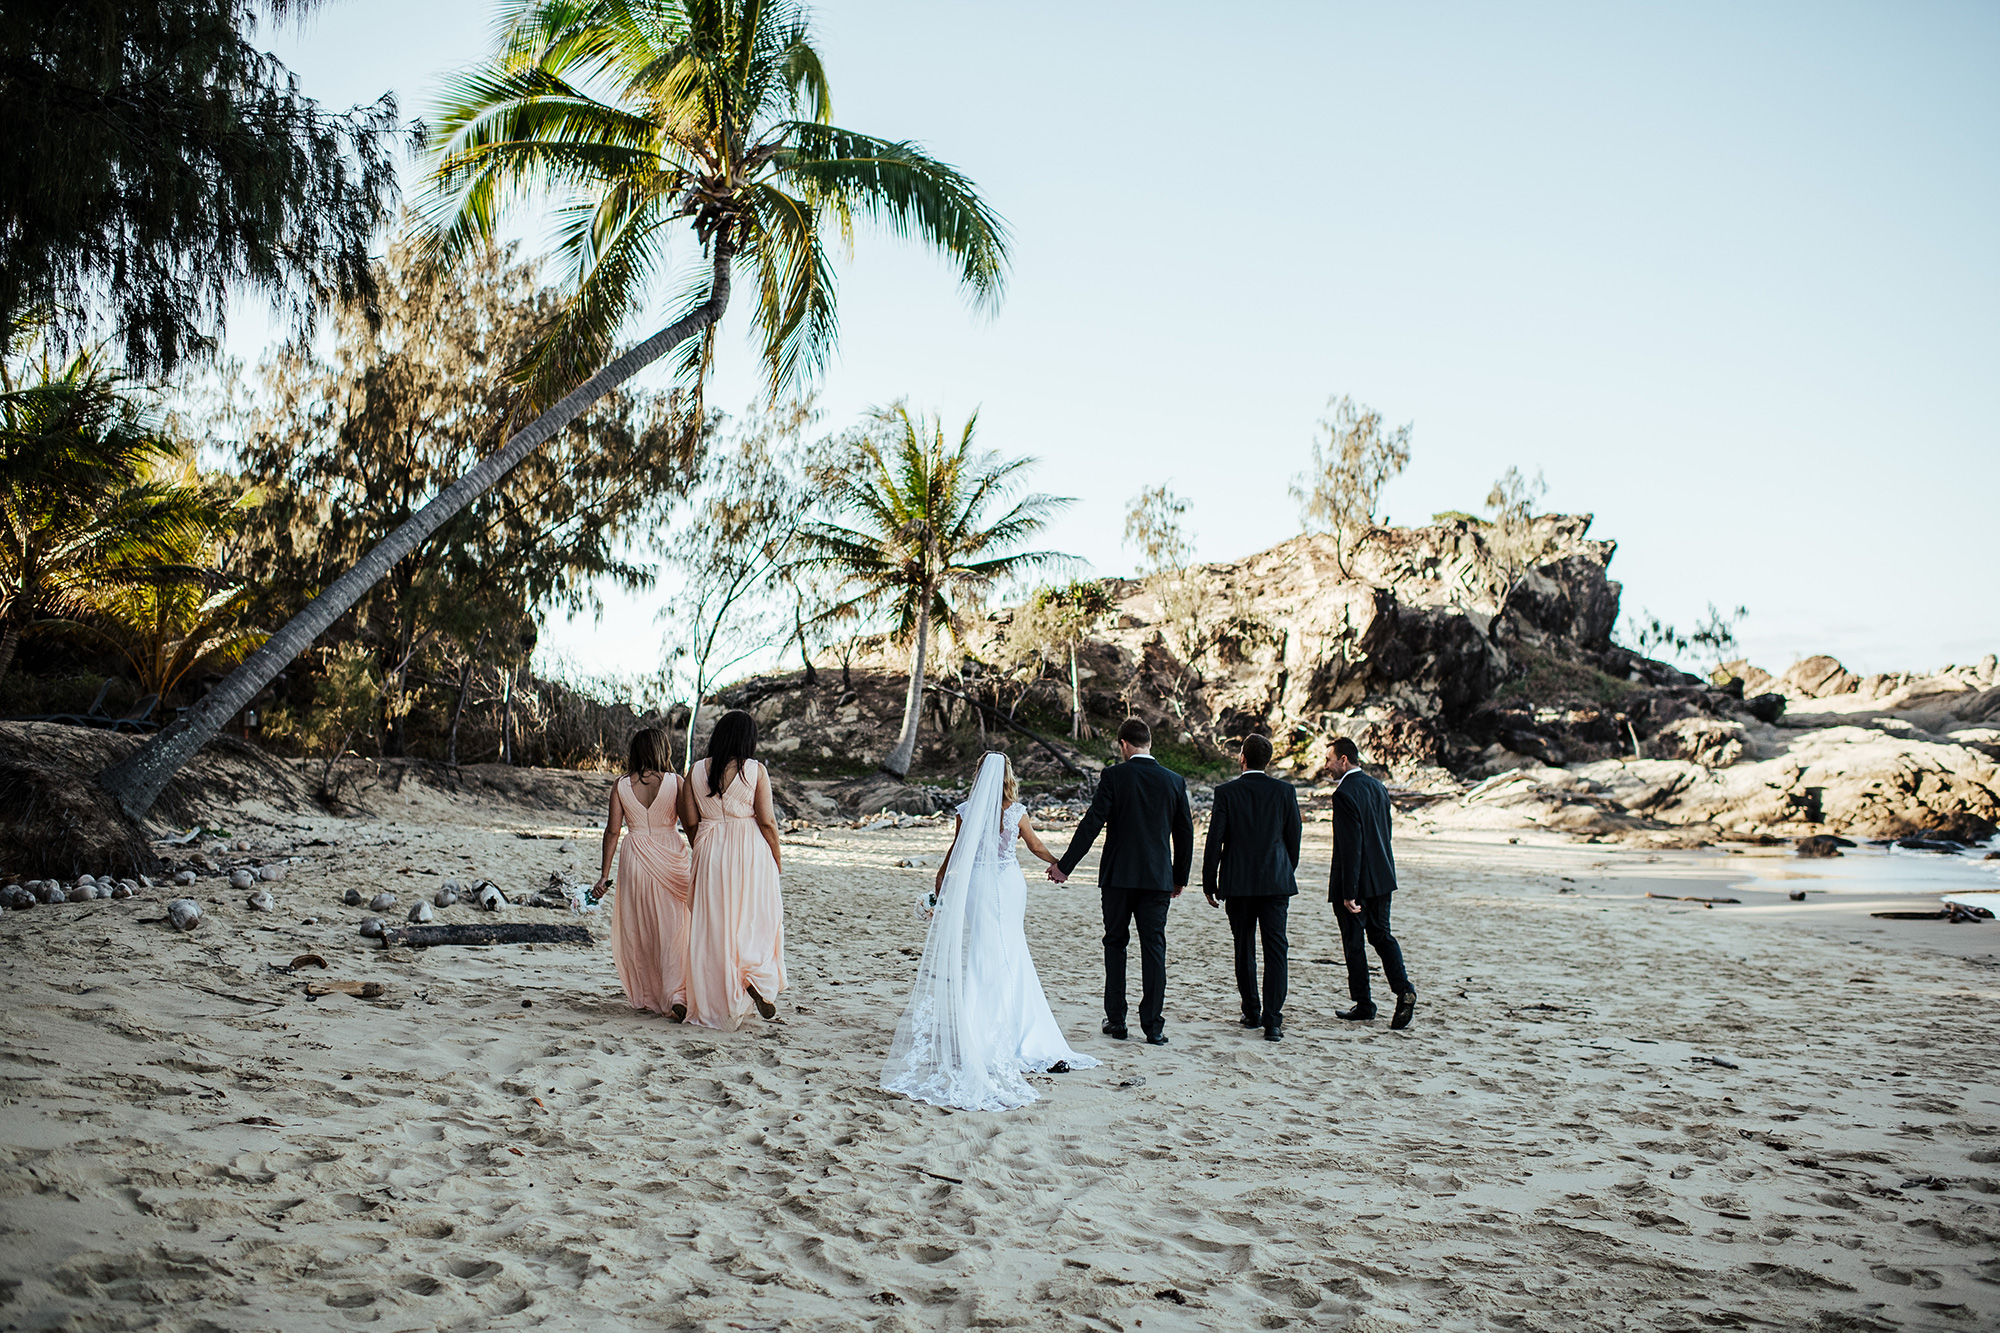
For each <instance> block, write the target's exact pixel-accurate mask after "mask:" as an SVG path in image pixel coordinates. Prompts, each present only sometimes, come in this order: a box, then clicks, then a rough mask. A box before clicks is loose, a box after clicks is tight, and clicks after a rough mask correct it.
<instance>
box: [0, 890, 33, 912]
mask: <svg viewBox="0 0 2000 1333" xmlns="http://www.w3.org/2000/svg"><path fill="white" fill-rule="evenodd" d="M34 905H35V895H34V894H32V893H30V892H28V891H27V890H26V889H24V888H22V887H21V886H20V885H19V884H9V885H8V886H7V887H6V888H4V889H0V906H4V907H6V909H7V910H8V911H10V912H18V911H21V910H23V909H25V908H29V907H33V906H34Z"/></svg>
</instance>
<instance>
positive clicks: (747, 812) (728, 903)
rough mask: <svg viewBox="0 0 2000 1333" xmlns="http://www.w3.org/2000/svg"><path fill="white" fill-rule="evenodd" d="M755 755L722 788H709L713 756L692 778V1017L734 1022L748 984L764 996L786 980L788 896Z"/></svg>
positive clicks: (770, 996)
mask: <svg viewBox="0 0 2000 1333" xmlns="http://www.w3.org/2000/svg"><path fill="white" fill-rule="evenodd" d="M761 768H762V766H761V765H760V764H758V762H757V761H756V760H754V759H752V760H748V761H746V762H745V763H744V765H743V771H742V772H741V773H738V774H737V775H736V779H735V781H733V782H731V783H730V784H729V786H728V787H726V788H724V789H723V792H722V795H720V796H711V795H709V794H708V760H706V759H704V760H702V761H701V762H700V763H698V764H696V765H695V766H694V772H692V773H690V774H689V775H688V786H689V788H690V789H691V790H692V791H693V792H694V800H695V806H696V808H697V809H698V810H699V811H700V814H701V823H700V824H698V825H697V826H696V827H695V833H694V913H693V919H692V922H691V925H690V928H689V934H688V983H687V996H688V998H687V1007H688V1014H687V1021H688V1022H690V1023H699V1024H701V1025H702V1026H703V1027H710V1028H722V1029H724V1030H726V1031H727V1030H734V1029H735V1028H736V1026H737V1025H738V1024H740V1023H741V1022H742V1021H743V1019H744V1017H745V1016H746V1015H748V1014H749V1013H750V1012H751V1009H752V1003H751V1000H750V996H749V994H748V990H747V988H748V987H751V986H755V987H756V988H757V993H758V994H759V995H762V996H763V997H764V998H765V999H766V1000H775V999H776V998H777V995H778V992H779V991H781V990H783V989H784V988H785V901H784V898H783V896H782V895H780V893H779V891H778V863H777V862H776V861H775V860H773V859H772V856H771V847H770V844H769V843H767V842H765V841H764V834H763V831H762V830H760V829H759V828H758V827H757V819H756V814H757V776H758V773H759V771H760V770H761Z"/></svg>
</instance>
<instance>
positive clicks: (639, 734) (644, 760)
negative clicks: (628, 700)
mask: <svg viewBox="0 0 2000 1333" xmlns="http://www.w3.org/2000/svg"><path fill="white" fill-rule="evenodd" d="M625 771H626V772H627V773H633V774H637V773H664V772H666V771H667V733H666V732H664V731H661V730H660V729H659V728H658V727H642V728H640V729H639V730H638V731H635V732H633V733H632V748H631V749H629V750H627V751H626V752H625Z"/></svg>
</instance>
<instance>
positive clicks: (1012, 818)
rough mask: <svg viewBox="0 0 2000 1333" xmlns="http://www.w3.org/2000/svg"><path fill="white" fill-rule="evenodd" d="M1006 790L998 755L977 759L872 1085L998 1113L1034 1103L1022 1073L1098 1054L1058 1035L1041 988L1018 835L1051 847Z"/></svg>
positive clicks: (1010, 777)
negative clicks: (909, 982)
mask: <svg viewBox="0 0 2000 1333" xmlns="http://www.w3.org/2000/svg"><path fill="white" fill-rule="evenodd" d="M1014 797H1015V783H1014V770H1013V767H1012V766H1011V765H1010V764H1009V763H1008V762H1007V756H1006V755H1004V754H989V755H987V756H986V758H985V759H983V760H981V761H980V765H979V778H978V780H977V781H976V782H975V783H974V784H973V787H972V795H971V797H969V798H968V799H967V800H966V802H965V804H964V805H961V806H959V807H958V831H957V833H956V834H955V835H954V836H953V838H952V844H951V851H950V852H949V853H947V854H946V857H945V863H944V866H943V867H942V868H941V869H940V870H939V871H938V880H937V890H936V907H935V909H934V910H933V912H932V915H931V925H930V934H929V935H928V936H927V937H926V938H925V940H924V959H923V962H922V963H920V964H919V965H918V967H917V981H916V987H915V989H914V990H912V992H911V994H910V1003H909V1007H908V1008H906V1009H905V1010H904V1011H903V1017H902V1021H901V1022H899V1023H898V1024H897V1025H896V1040H895V1044H894V1045H892V1046H891V1047H890V1048H889V1059H888V1062H887V1063H886V1064H884V1065H883V1066H882V1086H883V1087H884V1088H885V1089H887V1090H888V1091H890V1092H898V1093H901V1094H903V1095H904V1096H906V1097H913V1098H915V1099H916V1100H918V1101H923V1102H933V1103H935V1104H936V1105H939V1106H952V1107H957V1108H958V1109H960V1110H964V1111H1005V1110H1009V1109H1011V1108H1013V1107H1016V1106H1025V1105H1027V1104H1028V1103H1029V1102H1032V1101H1034V1100H1036V1096H1035V1091H1034V1089H1032V1088H1030V1087H1029V1086H1028V1081H1027V1079H1025V1078H1023V1077H1022V1075H1023V1074H1027V1073H1041V1072H1044V1071H1046V1070H1048V1069H1050V1068H1051V1067H1053V1066H1055V1065H1058V1064H1065V1065H1067V1066H1068V1067H1069V1068H1071V1069H1087V1068H1089V1067H1091V1066H1092V1065H1095V1064H1096V1063H1097V1061H1095V1060H1093V1059H1091V1058H1090V1057H1089V1056H1087V1055H1079V1054H1077V1053H1076V1052H1075V1051H1072V1050H1071V1049H1070V1048H1069V1043H1068V1042H1067V1041H1065V1040H1064V1039H1063V1034H1062V1029H1060V1028H1058V1027H1057V1026H1056V1020H1055V1015H1054V1014H1052V1013H1050V1012H1049V1001H1048V997H1047V996H1045V995H1044V994H1043V993H1042V981H1041V978H1040V977H1039V976H1038V975H1037V974H1036V972H1035V960H1034V959H1033V958H1031V957H1030V956H1029V954H1028V937H1027V935H1026V934H1025V933H1024V931H1023V929H1022V923H1023V921H1024V919H1025V917H1026V915H1027V910H1028V884H1027V880H1026V879H1025V878H1024V877H1023V876H1022V874H1021V863H1020V862H1019V861H1017V860H1016V859H1015V855H1014V849H1015V846H1016V845H1017V843H1018V842H1025V843H1026V844H1027V846H1028V850H1029V851H1031V852H1033V853H1034V854H1035V855H1036V856H1038V857H1040V858H1041V859H1042V860H1044V861H1047V862H1050V863H1053V862H1054V861H1055V859H1056V858H1055V856H1054V855H1053V854H1052V853H1050V851H1049V849H1048V848H1046V847H1044V846H1043V845H1042V840H1041V839H1040V838H1038V837H1036V836H1035V830H1034V825H1033V823H1032V821H1030V820H1029V818H1028V808H1027V807H1026V806H1025V805H1022V804H1021V803H1020V802H1019V801H1017V800H1015V799H1014Z"/></svg>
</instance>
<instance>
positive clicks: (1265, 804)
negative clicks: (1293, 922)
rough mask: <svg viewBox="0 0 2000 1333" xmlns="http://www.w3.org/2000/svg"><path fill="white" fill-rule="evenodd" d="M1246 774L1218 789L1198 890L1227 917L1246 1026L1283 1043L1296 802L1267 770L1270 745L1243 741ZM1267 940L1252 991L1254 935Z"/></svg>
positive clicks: (1267, 740)
mask: <svg viewBox="0 0 2000 1333" xmlns="http://www.w3.org/2000/svg"><path fill="white" fill-rule="evenodd" d="M1238 762H1239V763H1240V764H1241V766H1242V769H1243V776H1241V777H1239V778H1236V779H1235V780H1233V781H1230V782H1225V783H1223V784H1222V785H1221V786H1220V787H1217V788H1216V789H1215V809H1214V810H1213V811H1211V812H1210V814H1209V816H1208V841H1207V843H1206V845H1205V846H1204V847H1203V849H1202V857H1201V891H1202V896H1203V897H1205V898H1207V899H1208V905H1209V906H1210V907H1215V906H1217V905H1218V904H1217V899H1220V900H1221V903H1220V905H1221V906H1222V907H1223V908H1224V909H1225V910H1226V911H1227V912H1228V913H1229V933H1230V935H1231V936H1232V937H1234V940H1235V944H1236V990H1237V993H1238V994H1239V995H1240V996H1241V997H1242V999H1243V1026H1244V1027H1246V1028H1254V1027H1262V1028H1263V1029H1264V1040H1265V1041H1283V1040H1284V1039H1285V989H1286V987H1285V982H1286V974H1287V970H1288V959H1289V957H1290V949H1291V945H1290V942H1289V941H1287V940H1286V938H1285V916H1286V914H1287V913H1288V912H1289V911H1290V910H1291V903H1292V896H1293V895H1294V894H1296V893H1297V892H1298V891H1299V885H1298V880H1297V879H1296V878H1295V876H1294V874H1293V872H1294V871H1296V870H1297V869H1298V868H1299V797H1298V793H1297V792H1295V791H1293V790H1292V784H1291V783H1289V782H1281V781H1279V780H1278V779H1277V778H1274V777H1272V776H1270V775H1269V774H1268V773H1266V772H1265V771H1264V769H1265V766H1266V765H1268V764H1269V763H1270V762H1271V741H1270V738H1269V737H1266V736H1246V737H1244V739H1243V757H1242V758H1241V759H1240V760H1239V761H1238ZM1259 935H1261V936H1262V937H1263V940H1264V989H1263V992H1262V994H1261V995H1260V994H1259V993H1258V990H1257V938H1258V936H1259Z"/></svg>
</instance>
